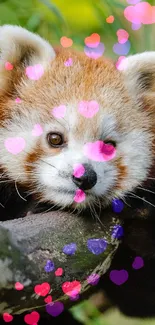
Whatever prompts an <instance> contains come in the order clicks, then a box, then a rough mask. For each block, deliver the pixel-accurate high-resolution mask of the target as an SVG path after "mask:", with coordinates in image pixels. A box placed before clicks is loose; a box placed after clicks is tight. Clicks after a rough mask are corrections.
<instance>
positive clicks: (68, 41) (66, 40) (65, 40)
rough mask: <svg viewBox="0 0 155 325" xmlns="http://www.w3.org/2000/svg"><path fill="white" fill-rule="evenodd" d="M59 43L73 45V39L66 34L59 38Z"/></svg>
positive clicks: (65, 45) (66, 45) (64, 45)
mask: <svg viewBox="0 0 155 325" xmlns="http://www.w3.org/2000/svg"><path fill="white" fill-rule="evenodd" d="M60 43H61V45H62V46H63V47H70V46H72V45H73V41H72V39H71V38H68V37H66V36H63V37H61V38H60Z"/></svg>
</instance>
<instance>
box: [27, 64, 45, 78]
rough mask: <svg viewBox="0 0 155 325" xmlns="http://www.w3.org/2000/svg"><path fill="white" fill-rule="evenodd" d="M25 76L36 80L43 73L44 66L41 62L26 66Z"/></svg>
mask: <svg viewBox="0 0 155 325" xmlns="http://www.w3.org/2000/svg"><path fill="white" fill-rule="evenodd" d="M25 73H26V76H27V77H28V78H29V79H31V80H38V79H40V78H41V77H42V75H43V73H44V68H43V66H42V65H41V64H36V65H34V66H28V67H27V68H26V72H25Z"/></svg>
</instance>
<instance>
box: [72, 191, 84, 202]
mask: <svg viewBox="0 0 155 325" xmlns="http://www.w3.org/2000/svg"><path fill="white" fill-rule="evenodd" d="M85 198H86V194H85V193H84V192H83V191H82V190H81V189H78V190H76V194H75V196H74V201H75V202H76V203H81V202H83V201H84V200H85Z"/></svg>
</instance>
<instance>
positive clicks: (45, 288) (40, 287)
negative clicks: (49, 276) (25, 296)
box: [34, 282, 50, 297]
mask: <svg viewBox="0 0 155 325" xmlns="http://www.w3.org/2000/svg"><path fill="white" fill-rule="evenodd" d="M34 291H35V293H36V294H37V295H38V296H42V297H45V296H46V295H47V294H48V293H49V291H50V285H49V283H48V282H44V283H42V284H37V285H36V286H35V287H34Z"/></svg>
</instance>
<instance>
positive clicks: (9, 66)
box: [5, 62, 13, 70]
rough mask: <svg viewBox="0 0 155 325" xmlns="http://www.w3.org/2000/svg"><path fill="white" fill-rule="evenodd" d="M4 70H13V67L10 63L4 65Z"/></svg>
mask: <svg viewBox="0 0 155 325" xmlns="http://www.w3.org/2000/svg"><path fill="white" fill-rule="evenodd" d="M5 69H6V70H13V65H12V64H11V63H10V62H6V63H5Z"/></svg>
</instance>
